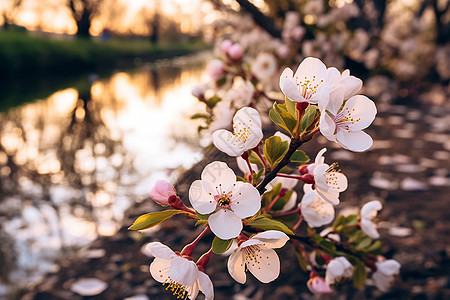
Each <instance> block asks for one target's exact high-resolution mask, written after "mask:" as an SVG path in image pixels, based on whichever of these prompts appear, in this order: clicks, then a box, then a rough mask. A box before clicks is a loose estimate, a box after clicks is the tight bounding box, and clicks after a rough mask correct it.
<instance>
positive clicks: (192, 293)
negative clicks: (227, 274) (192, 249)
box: [147, 242, 214, 300]
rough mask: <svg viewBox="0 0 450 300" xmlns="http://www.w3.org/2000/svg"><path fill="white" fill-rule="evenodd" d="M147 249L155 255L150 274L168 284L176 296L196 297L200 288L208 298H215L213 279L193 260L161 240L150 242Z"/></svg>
mask: <svg viewBox="0 0 450 300" xmlns="http://www.w3.org/2000/svg"><path fill="white" fill-rule="evenodd" d="M147 249H148V250H149V251H150V252H151V254H152V255H153V256H155V260H154V261H153V262H152V263H151V264H150V274H151V275H152V277H153V278H154V279H155V280H156V281H158V282H161V283H162V284H163V285H166V284H167V288H166V289H168V290H170V291H171V292H173V295H174V296H177V297H178V298H183V299H185V298H189V299H195V298H196V297H197V294H198V292H199V290H200V291H202V292H203V293H204V294H205V298H206V299H208V300H212V299H214V290H213V285H212V282H211V279H209V276H208V275H206V274H205V273H204V272H201V271H199V269H198V267H197V265H196V264H195V263H194V262H193V261H192V260H189V259H187V258H185V257H182V256H180V255H179V254H177V253H175V252H174V251H172V249H170V248H169V247H167V246H166V245H164V244H161V243H159V242H153V243H149V244H148V245H147Z"/></svg>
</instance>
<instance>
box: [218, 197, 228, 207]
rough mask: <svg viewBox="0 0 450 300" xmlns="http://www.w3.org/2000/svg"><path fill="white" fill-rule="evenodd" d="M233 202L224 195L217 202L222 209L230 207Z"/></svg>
mask: <svg viewBox="0 0 450 300" xmlns="http://www.w3.org/2000/svg"><path fill="white" fill-rule="evenodd" d="M230 203H231V200H230V199H229V198H228V196H227V195H223V196H222V197H220V198H219V200H217V204H218V205H219V206H221V207H224V206H228V205H230Z"/></svg>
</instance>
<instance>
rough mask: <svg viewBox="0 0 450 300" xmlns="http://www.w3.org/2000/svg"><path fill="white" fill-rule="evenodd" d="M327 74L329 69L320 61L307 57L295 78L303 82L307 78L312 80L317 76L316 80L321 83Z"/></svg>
mask: <svg viewBox="0 0 450 300" xmlns="http://www.w3.org/2000/svg"><path fill="white" fill-rule="evenodd" d="M326 72H327V67H326V66H325V64H324V63H323V62H322V61H321V60H320V59H318V58H315V57H307V58H305V59H304V60H303V61H302V62H301V63H300V65H299V66H298V69H297V71H296V72H295V77H298V78H299V80H303V79H304V78H305V77H307V78H312V77H313V76H315V77H316V80H318V81H320V80H321V79H324V78H325V76H326Z"/></svg>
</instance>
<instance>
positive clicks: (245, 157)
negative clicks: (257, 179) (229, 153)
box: [241, 151, 254, 184]
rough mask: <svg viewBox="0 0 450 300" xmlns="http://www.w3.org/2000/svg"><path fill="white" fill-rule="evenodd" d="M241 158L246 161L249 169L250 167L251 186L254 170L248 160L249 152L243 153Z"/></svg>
mask: <svg viewBox="0 0 450 300" xmlns="http://www.w3.org/2000/svg"><path fill="white" fill-rule="evenodd" d="M241 157H242V158H243V159H244V160H245V162H246V163H247V167H248V169H249V170H250V176H249V177H250V178H249V180H250V183H251V184H253V176H252V175H253V173H254V172H253V169H252V166H251V165H250V160H249V159H248V151H245V152H244V153H242V155H241Z"/></svg>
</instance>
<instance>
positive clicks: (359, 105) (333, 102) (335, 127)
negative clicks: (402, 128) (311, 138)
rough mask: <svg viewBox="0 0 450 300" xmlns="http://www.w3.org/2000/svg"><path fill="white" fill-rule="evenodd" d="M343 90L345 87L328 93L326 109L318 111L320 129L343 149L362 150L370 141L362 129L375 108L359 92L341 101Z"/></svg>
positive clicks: (374, 113)
mask: <svg viewBox="0 0 450 300" xmlns="http://www.w3.org/2000/svg"><path fill="white" fill-rule="evenodd" d="M345 92H346V90H345V89H337V90H336V92H335V91H333V93H331V95H330V99H329V102H328V105H327V106H326V110H322V112H321V115H320V123H319V128H320V132H321V133H322V134H323V135H324V136H325V137H326V138H327V139H328V140H330V141H332V142H338V143H339V144H340V145H341V146H342V147H344V148H345V149H347V150H351V151H355V152H362V151H365V150H367V149H369V148H370V147H371V146H372V144H373V140H372V138H371V137H370V135H368V134H367V133H365V132H364V131H363V129H365V128H367V127H368V126H369V125H370V124H371V123H372V121H373V120H374V119H375V115H376V113H377V108H376V106H375V103H374V102H373V101H372V100H370V99H369V98H367V97H366V96H363V95H355V96H352V97H351V98H350V99H348V100H346V101H345V103H344V93H345ZM342 104H344V105H343V106H342Z"/></svg>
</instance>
